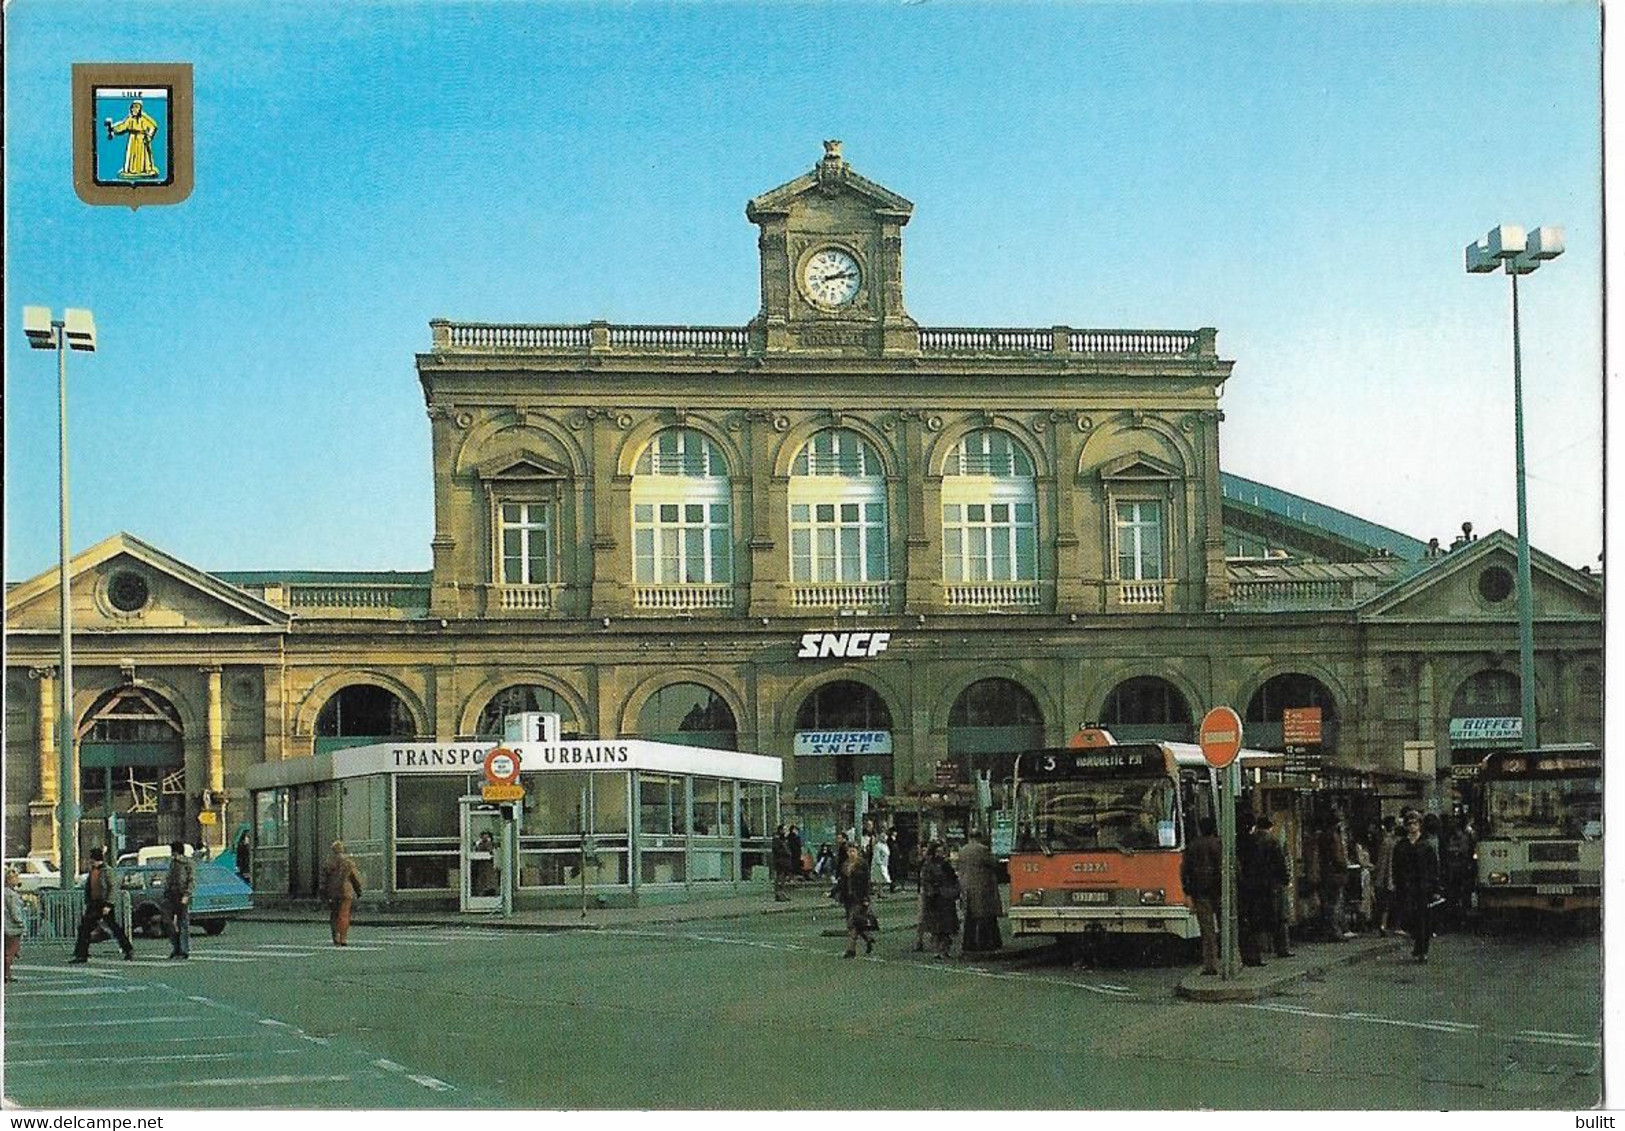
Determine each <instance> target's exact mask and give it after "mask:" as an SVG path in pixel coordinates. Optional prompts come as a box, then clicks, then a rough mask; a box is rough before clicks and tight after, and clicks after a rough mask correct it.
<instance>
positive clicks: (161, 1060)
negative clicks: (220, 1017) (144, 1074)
mask: <svg viewBox="0 0 1625 1131" xmlns="http://www.w3.org/2000/svg"><path fill="white" fill-rule="evenodd" d="M104 1047H105V1046H104ZM241 1058H242V1054H241V1053H235V1052H194V1053H175V1054H174V1055H173V1056H118V1057H116V1058H114V1059H117V1061H118V1062H119V1064H121V1065H123V1064H166V1063H169V1062H170V1061H177V1060H238V1059H241ZM61 1064H62V1061H61V1060H60V1059H59V1058H55V1057H53V1058H52V1059H50V1060H12V1061H7V1062H6V1068H7V1070H8V1071H9V1070H11V1069H14V1068H50V1067H57V1066H60V1065H61Z"/></svg>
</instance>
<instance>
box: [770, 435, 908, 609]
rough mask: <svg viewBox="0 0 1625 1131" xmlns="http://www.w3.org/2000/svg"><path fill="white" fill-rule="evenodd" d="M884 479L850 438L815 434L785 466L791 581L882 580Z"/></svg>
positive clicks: (886, 565)
mask: <svg viewBox="0 0 1625 1131" xmlns="http://www.w3.org/2000/svg"><path fill="white" fill-rule="evenodd" d="M890 568H891V567H890V561H889V554H888V553H887V545H886V472H885V469H884V468H883V467H882V466H881V463H880V457H879V456H878V455H877V454H876V453H875V450H874V449H873V448H872V447H871V446H870V445H869V443H868V442H867V441H865V440H864V438H863V437H862V436H860V435H858V434H857V433H856V432H853V431H851V430H850V429H844V428H829V429H825V430H824V431H822V432H819V433H817V434H815V435H814V436H813V437H812V438H811V439H810V440H808V441H807V442H806V444H804V445H802V448H801V451H800V452H798V453H797V454H796V458H795V461H794V463H792V464H791V466H790V577H791V580H793V581H806V582H855V581H886V580H888V579H889V578H890V576H891V574H890Z"/></svg>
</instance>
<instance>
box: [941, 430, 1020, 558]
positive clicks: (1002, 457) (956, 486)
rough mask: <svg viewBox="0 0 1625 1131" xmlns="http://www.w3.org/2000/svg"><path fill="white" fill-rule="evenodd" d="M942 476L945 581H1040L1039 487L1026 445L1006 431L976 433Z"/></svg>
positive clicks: (954, 455)
mask: <svg viewBox="0 0 1625 1131" xmlns="http://www.w3.org/2000/svg"><path fill="white" fill-rule="evenodd" d="M942 474H943V478H942V575H943V579H944V580H945V581H950V582H955V581H1033V580H1036V579H1037V577H1038V528H1037V526H1036V514H1037V503H1036V499H1037V491H1036V487H1035V479H1034V472H1033V461H1032V458H1031V457H1030V456H1028V455H1027V453H1026V451H1024V450H1023V449H1022V447H1021V445H1020V444H1018V443H1016V441H1015V440H1014V439H1013V438H1012V437H1011V436H1010V435H1009V434H1007V433H1004V432H999V431H995V430H992V429H988V430H985V431H981V432H972V433H971V434H970V435H968V436H966V437H965V438H964V439H963V440H961V441H960V443H959V446H958V447H956V448H955V449H954V450H953V452H952V453H951V454H950V455H949V456H948V462H947V463H946V464H945V465H944V466H943V469H942Z"/></svg>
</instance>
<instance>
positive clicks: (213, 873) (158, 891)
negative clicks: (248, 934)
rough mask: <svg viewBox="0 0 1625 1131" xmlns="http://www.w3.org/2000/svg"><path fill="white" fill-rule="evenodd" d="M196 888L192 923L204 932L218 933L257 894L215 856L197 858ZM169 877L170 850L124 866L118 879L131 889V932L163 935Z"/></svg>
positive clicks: (249, 904)
mask: <svg viewBox="0 0 1625 1131" xmlns="http://www.w3.org/2000/svg"><path fill="white" fill-rule="evenodd" d="M194 862H195V864H196V866H197V892H196V894H194V895H193V896H192V925H193V926H195V927H200V928H202V930H203V932H204V933H205V934H209V935H218V934H219V933H220V932H221V931H224V930H225V929H226V923H227V922H229V921H230V920H231V919H233V918H235V917H237V916H238V915H241V914H242V913H243V912H245V911H249V910H252V909H253V906H254V896H253V891H252V889H251V888H249V886H248V885H247V884H245V883H243V880H242V877H241V876H239V875H237V873H236V872H233V871H232V870H231V869H230V868H227V867H225V866H224V865H222V864H221V863H219V862H218V861H215V860H196V859H195V858H194ZM168 877H169V850H168V849H165V850H164V857H163V859H162V860H158V861H154V862H152V863H149V864H136V865H134V866H128V867H121V868H120V869H119V880H120V882H121V883H122V884H123V885H124V888H125V889H126V890H127V891H128V892H129V893H130V929H131V932H132V933H136V932H139V933H140V934H143V935H149V936H155V935H161V934H163V931H164V917H165V915H164V881H165V880H166V879H167V878H168Z"/></svg>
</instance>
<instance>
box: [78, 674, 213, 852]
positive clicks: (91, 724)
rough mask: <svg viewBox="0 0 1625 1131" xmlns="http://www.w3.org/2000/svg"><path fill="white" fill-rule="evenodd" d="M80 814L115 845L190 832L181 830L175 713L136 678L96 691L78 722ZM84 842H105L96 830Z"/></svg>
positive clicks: (180, 746) (182, 761) (182, 776)
mask: <svg viewBox="0 0 1625 1131" xmlns="http://www.w3.org/2000/svg"><path fill="white" fill-rule="evenodd" d="M79 733H80V736H81V737H80V740H79V766H80V774H79V790H80V807H81V821H82V822H84V824H93V823H96V822H100V823H102V824H103V825H104V827H105V828H106V829H107V835H106V838H105V843H106V845H107V846H108V847H109V848H110V849H111V850H112V852H113V855H114V856H115V857H116V856H117V855H118V853H120V852H126V851H129V850H131V849H134V848H137V847H141V846H144V845H149V844H165V843H168V842H169V841H173V840H190V839H192V838H191V837H189V836H188V835H187V833H186V749H185V741H184V740H185V734H184V732H183V728H182V726H181V718H180V713H179V712H178V711H176V710H175V708H174V706H173V705H172V704H171V703H170V702H169V700H168V699H165V698H164V697H163V696H162V695H159V694H158V693H157V692H156V691H153V690H151V689H150V688H145V687H136V686H134V685H130V686H126V687H119V688H115V689H114V690H112V691H109V692H107V693H106V694H105V695H103V696H102V697H101V698H100V699H98V700H97V701H96V703H95V705H94V706H93V707H91V709H90V712H89V714H88V715H86V716H85V720H84V722H82V723H81V724H80V725H79ZM84 824H82V825H81V832H80V836H81V839H83V840H85V841H86V843H87V844H90V843H103V838H102V837H100V836H97V835H95V834H91V835H90V836H88V837H87V836H86V835H85V831H86V830H85V828H84Z"/></svg>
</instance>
